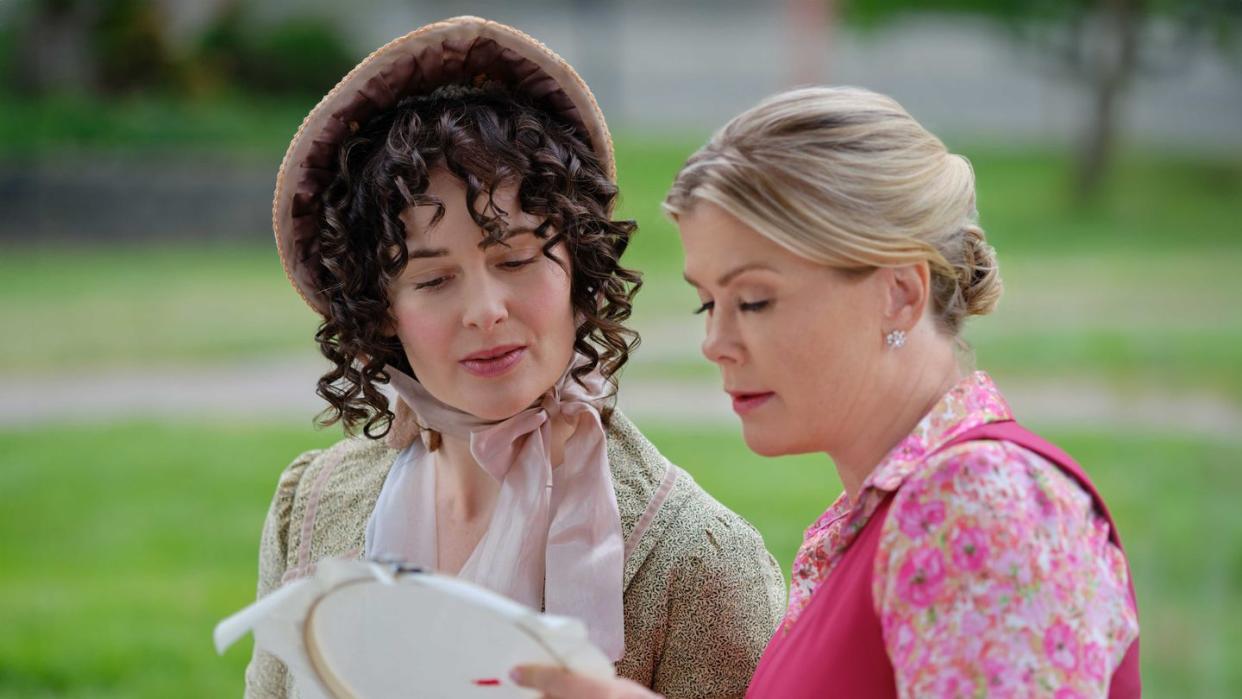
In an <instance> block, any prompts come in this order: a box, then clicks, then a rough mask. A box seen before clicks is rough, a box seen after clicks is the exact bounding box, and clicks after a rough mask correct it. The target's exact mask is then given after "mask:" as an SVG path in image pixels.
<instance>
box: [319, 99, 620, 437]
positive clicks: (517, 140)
mask: <svg viewBox="0 0 1242 699" xmlns="http://www.w3.org/2000/svg"><path fill="white" fill-rule="evenodd" d="M437 167H443V168H445V169H447V170H448V171H449V172H450V173H452V174H453V175H454V176H456V177H457V178H459V179H460V180H461V181H462V182H464V183H465V185H466V201H465V204H466V208H467V211H468V212H469V214H470V216H471V218H472V219H474V221H475V222H476V223H477V224H478V226H479V228H480V230H481V231H482V240H481V241H480V243H479V245H480V246H481V247H487V246H490V245H504V244H505V243H504V240H503V238H504V236H505V234H506V230H505V226H504V219H503V216H504V214H505V213H506V212H504V211H503V210H501V209H499V208H498V207H497V206H496V205H495V203H494V202H493V201H492V197H493V195H494V193H495V191H496V189H497V188H498V187H499V186H501V185H507V184H516V185H517V199H518V202H519V205H520V206H521V208H522V211H524V212H526V213H528V214H532V215H536V216H540V217H543V219H544V220H543V223H542V224H541V225H539V226H538V228H537V229H536V230H535V234H536V235H537V236H539V237H540V238H541V239H543V240H544V241H545V242H544V244H543V254H544V255H545V256H547V257H548V258H550V259H552V260H554V261H556V262H557V263H558V264H561V265H562V266H564V264H565V262H564V261H562V260H560V259H558V258H557V257H556V256H555V255H554V254H553V253H552V252H551V250H552V248H553V247H554V246H555V245H557V244H558V243H561V242H564V243H565V247H566V250H567V251H568V256H569V258H570V259H569V263H570V267H571V273H572V282H571V290H570V297H571V303H572V306H573V310H574V313H575V318H579V319H581V322H580V323H579V325H578V327H577V330H576V333H575V336H574V350H575V351H576V352H577V353H579V354H581V355H583V356H584V357H585V358H586V359H587V362H586V363H585V364H583V365H582V366H579V367H576V368H575V369H574V371H573V373H572V375H573V378H574V379H575V380H578V381H579V382H580V383H581V379H582V377H583V376H585V375H586V374H588V373H590V372H592V371H594V370H596V369H599V371H600V372H601V373H602V374H603V375H604V376H605V378H606V379H607V380H608V382H609V383H610V384H612V387H613V394H614V395H615V392H616V374H617V371H618V370H619V369H620V368H621V367H622V366H623V365H624V364H625V362H626V361H627V360H628V358H629V354H630V352H632V351H633V350H634V349H635V348H636V347H637V346H638V335H637V333H635V332H634V331H632V330H630V329H629V328H627V327H626V326H625V325H624V324H623V323H624V322H625V321H626V320H627V319H628V318H629V316H630V311H631V307H632V302H633V298H634V295H635V294H636V293H637V292H638V289H639V288H640V287H641V286H642V280H641V277H640V275H639V274H638V273H637V272H635V271H633V270H629V269H626V268H624V267H622V266H621V264H620V259H621V255H622V254H623V253H624V252H625V248H626V246H627V245H628V244H629V241H630V236H632V235H633V234H634V232H635V231H636V230H637V224H636V223H635V222H634V221H631V220H612V219H611V218H610V216H609V212H610V211H611V210H612V206H613V204H614V202H615V200H616V198H617V187H616V185H615V184H613V182H611V181H610V180H609V178H608V177H607V175H606V174H605V172H604V169H603V167H602V166H601V164H600V162H599V160H598V158H597V157H596V156H595V154H594V153H593V152H592V150H591V149H590V147H589V146H588V145H587V143H585V142H584V141H583V140H582V139H581V138H580V137H579V136H577V135H576V134H575V132H574V130H573V127H572V126H570V125H569V124H565V123H562V122H560V121H557V120H556V119H554V117H553V116H552V115H551V114H549V113H548V112H547V111H545V110H542V109H539V108H538V107H536V106H535V105H533V104H531V103H530V102H529V101H527V100H526V99H524V98H523V97H521V96H519V95H515V94H512V93H509V92H507V91H504V90H502V89H498V88H487V89H467V90H460V89H459V90H438V91H436V92H434V93H432V95H430V96H419V97H407V98H405V99H403V100H402V101H400V102H399V103H398V104H397V105H396V106H395V107H394V108H392V109H391V110H388V111H387V112H384V113H381V114H379V115H377V116H376V117H374V118H372V119H370V120H369V121H368V122H367V123H365V124H363V125H361V127H360V128H358V129H357V130H356V132H355V133H354V134H353V135H352V136H351V137H350V138H348V139H347V140H346V141H345V142H344V143H343V144H342V145H341V148H340V151H339V160H338V172H337V174H336V176H335V178H334V179H333V181H332V183H331V184H330V185H329V186H328V187H327V189H326V190H325V191H324V193H323V195H322V197H321V200H320V205H321V206H320V213H319V218H320V226H319V227H320V236H319V240H318V253H319V261H320V264H319V265H318V266H317V267H316V274H317V275H318V278H317V282H318V286H319V288H320V289H321V290H322V292H323V295H324V298H325V299H326V301H327V303H326V307H327V309H328V310H327V312H326V313H325V314H324V320H323V322H322V323H321V324H320V326H319V329H318V331H317V332H316V333H315V340H316V341H317V342H318V343H319V349H320V351H321V352H322V353H323V355H324V356H325V357H327V358H328V359H329V360H330V361H331V362H332V363H333V365H334V366H333V368H332V369H331V370H330V371H328V372H327V373H326V374H324V375H323V376H322V377H320V379H319V382H318V387H317V390H316V392H317V393H318V394H319V395H320V396H321V397H323V399H324V400H326V401H327V402H328V404H329V407H328V408H326V409H325V410H324V411H323V412H322V413H321V414H320V415H319V424H320V425H322V426H327V425H332V424H334V423H336V422H341V423H343V425H344V426H345V429H346V431H347V432H350V433H356V432H357V427H358V425H359V424H362V425H363V428H362V432H363V434H365V435H366V436H367V437H370V438H372V439H379V438H381V437H383V436H384V435H385V434H387V433H388V430H389V429H390V427H391V426H392V421H393V418H394V414H393V412H392V411H391V410H389V406H388V399H387V397H386V396H385V395H384V394H383V393H382V392H380V390H379V388H378V387H377V386H378V385H379V384H384V383H387V382H388V380H389V376H388V374H387V372H386V371H385V367H388V366H392V367H394V368H397V369H400V370H401V371H404V372H406V373H408V374H410V375H413V370H412V369H411V367H410V365H409V362H408V360H407V359H406V355H405V352H404V350H403V349H402V346H401V342H400V340H398V339H397V338H396V337H395V336H393V335H390V334H388V333H389V332H391V330H390V328H391V316H390V313H389V302H388V294H387V289H388V286H389V284H390V282H391V281H392V280H393V279H395V278H396V277H397V276H399V275H400V273H401V271H402V270H403V269H404V268H405V265H406V262H407V260H408V257H407V250H406V244H405V240H406V230H405V227H404V225H403V224H402V222H401V220H400V215H401V213H402V212H403V211H405V210H406V209H408V208H409V207H411V206H434V207H436V209H437V211H436V214H435V216H434V218H433V222H434V221H438V220H439V219H440V218H441V217H442V216H443V215H444V203H443V202H442V201H439V200H438V199H437V198H435V197H432V196H429V195H427V194H426V193H425V192H426V190H427V186H428V177H429V174H430V171H432V170H434V169H435V168H437ZM480 194H486V195H487V197H486V203H485V205H484V206H483V207H482V210H480V209H479V208H478V207H476V200H477V199H478V197H479V195H480ZM610 413H611V410H610V409H608V410H605V411H604V412H603V415H602V417H603V418H604V419H605V420H607V419H608V417H609V416H610Z"/></svg>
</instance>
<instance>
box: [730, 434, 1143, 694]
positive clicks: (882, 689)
mask: <svg viewBox="0 0 1242 699" xmlns="http://www.w3.org/2000/svg"><path fill="white" fill-rule="evenodd" d="M976 440H996V441H1004V442H1012V443H1014V444H1017V445H1018V446H1021V447H1023V448H1025V449H1028V450H1030V451H1032V452H1034V453H1036V454H1039V455H1040V456H1042V457H1044V458H1045V459H1047V460H1048V461H1050V462H1051V463H1053V464H1055V465H1056V466H1057V467H1058V468H1060V469H1061V470H1062V471H1063V472H1065V473H1066V474H1067V475H1069V476H1071V477H1073V478H1074V479H1075V480H1076V481H1077V482H1078V484H1079V485H1080V486H1082V488H1083V490H1085V491H1086V492H1087V493H1089V494H1090V495H1091V497H1092V498H1093V499H1094V500H1095V507H1096V509H1097V510H1098V512H1099V513H1100V515H1101V516H1103V517H1104V518H1105V519H1106V520H1108V526H1109V531H1110V538H1111V539H1112V542H1113V544H1115V545H1116V546H1117V547H1118V548H1120V547H1121V541H1120V540H1119V539H1118V538H1117V527H1116V526H1115V525H1114V524H1113V518H1112V516H1111V515H1109V514H1108V509H1107V508H1106V507H1105V506H1104V501H1103V499H1101V498H1100V494H1099V493H1098V492H1097V491H1096V489H1095V486H1093V485H1092V484H1091V481H1090V480H1088V479H1087V476H1086V474H1085V473H1083V471H1082V469H1081V468H1080V467H1079V466H1078V464H1077V463H1075V462H1074V460H1073V459H1072V458H1070V457H1069V455H1068V454H1066V453H1065V452H1063V451H1061V450H1060V449H1058V448H1057V447H1056V446H1054V445H1052V444H1049V443H1048V442H1046V441H1044V440H1043V439H1041V438H1040V437H1038V436H1036V435H1035V434H1033V433H1031V432H1029V431H1027V430H1026V429H1024V428H1023V427H1021V426H1020V425H1018V423H1016V422H1013V421H1012V420H1005V421H1000V422H993V423H989V424H986V425H980V426H979V427H976V428H974V429H970V430H967V431H966V432H964V433H963V434H961V435H960V436H958V437H957V438H956V439H953V440H952V441H950V442H949V443H948V444H945V445H944V446H942V447H940V449H941V450H943V449H947V448H949V447H951V446H955V445H957V444H961V443H963V442H970V441H976ZM891 503H892V496H891V495H890V496H889V497H888V498H886V499H885V500H884V502H883V503H881V505H880V506H879V508H877V509H876V511H875V513H874V514H872V516H871V519H870V520H869V521H868V522H867V524H866V525H865V526H864V527H863V530H862V532H860V533H859V535H858V538H857V539H855V540H854V542H853V543H852V544H851V545H850V548H849V550H848V551H847V552H846V553H845V556H844V557H843V558H842V559H841V561H840V562H839V563H838V564H837V567H836V568H835V569H833V571H832V574H831V575H829V576H828V579H827V580H825V581H824V582H822V583H821V584H820V586H819V588H818V589H816V590H815V592H814V593H813V594H812V595H811V601H810V603H809V604H808V605H807V608H806V609H805V610H803V612H802V614H801V615H800V616H799V618H798V623H796V624H794V625H793V626H792V627H791V628H790V629H789V631H788V633H786V632H785V629H784V627H783V625H782V628H781V629H780V630H778V631H777V632H776V636H774V637H773V638H772V641H771V642H770V643H769V644H768V647H767V650H765V651H764V653H763V658H762V659H761V660H760V661H759V667H758V668H757V669H756V670H755V675H754V677H753V678H752V679H751V682H750V689H749V690H748V691H747V693H746V696H747V697H748V699H768V698H769V697H779V699H803V698H805V699H812V698H814V699H821V698H822V697H826V696H839V697H868V698H870V697H875V698H877V699H880V698H882V697H896V696H897V686H896V683H895V680H894V676H893V666H892V664H891V663H890V662H889V659H888V651H887V649H886V648H885V646H884V637H883V635H882V632H881V629H880V619H879V616H878V615H877V614H876V612H875V604H874V601H873V600H872V597H871V576H872V571H873V570H874V569H875V553H876V548H877V546H878V545H879V542H880V533H881V530H882V529H883V527H884V518H885V516H886V515H887V514H888V508H889V505H890V504H891ZM1130 599H1131V601H1134V583H1133V580H1131V583H1130ZM1138 649H1139V643H1138V639H1137V638H1136V639H1135V640H1134V643H1133V644H1131V646H1130V648H1129V649H1128V650H1127V651H1126V655H1125V658H1124V659H1123V660H1122V662H1121V665H1119V666H1118V667H1117V670H1116V671H1115V672H1114V673H1113V677H1112V681H1111V683H1110V685H1109V694H1108V695H1109V697H1110V699H1120V698H1123V697H1124V698H1127V699H1128V698H1129V697H1138V696H1140V694H1141V686H1140V680H1139V663H1138Z"/></svg>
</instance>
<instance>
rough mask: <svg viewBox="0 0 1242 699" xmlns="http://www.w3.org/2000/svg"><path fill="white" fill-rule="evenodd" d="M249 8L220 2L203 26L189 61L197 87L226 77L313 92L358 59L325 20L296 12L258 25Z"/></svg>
mask: <svg viewBox="0 0 1242 699" xmlns="http://www.w3.org/2000/svg"><path fill="white" fill-rule="evenodd" d="M249 8H250V5H249V3H246V2H244V1H243V0H233V1H232V2H228V3H225V4H224V5H222V6H221V8H220V10H219V11H218V13H217V14H216V16H215V18H214V19H213V20H212V21H211V23H210V24H209V25H208V26H207V28H206V29H205V30H204V32H203V34H202V36H201V37H200V39H199V42H198V47H197V49H196V51H195V56H194V61H193V63H194V64H195V65H197V66H199V70H198V71H196V72H197V79H198V80H199V81H200V83H201V84H200V87H202V86H204V85H205V86H206V87H207V88H208V89H215V88H218V87H220V85H219V83H221V82H227V83H229V84H231V85H234V86H236V87H240V88H242V89H244V90H250V91H255V92H262V93H265V94H275V95H303V96H318V95H322V94H323V93H325V92H327V91H328V90H329V89H331V87H332V86H333V85H335V84H336V82H337V81H338V80H340V79H341V76H343V75H345V73H347V72H349V70H350V68H353V66H354V64H355V63H356V62H357V58H358V57H356V56H354V54H353V52H351V51H350V50H349V48H348V47H347V46H346V44H345V41H344V39H343V38H342V37H341V35H340V33H339V32H338V31H337V28H336V26H335V25H334V24H333V23H332V22H331V21H330V20H328V19H326V18H317V17H307V16H298V17H296V18H292V19H285V20H283V21H281V22H279V23H277V24H274V25H270V26H262V25H261V24H260V23H259V22H257V21H256V20H255V19H254V18H253V17H252V15H251V12H250V9H249ZM204 71H206V72H204Z"/></svg>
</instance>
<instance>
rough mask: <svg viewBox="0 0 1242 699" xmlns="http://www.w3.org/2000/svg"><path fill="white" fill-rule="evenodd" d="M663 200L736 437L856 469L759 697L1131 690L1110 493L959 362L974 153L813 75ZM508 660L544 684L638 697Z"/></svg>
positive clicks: (797, 571)
mask: <svg viewBox="0 0 1242 699" xmlns="http://www.w3.org/2000/svg"><path fill="white" fill-rule="evenodd" d="M665 209H666V211H668V213H669V214H670V215H671V216H672V217H673V219H674V220H675V221H676V222H677V224H678V227H679V228H680V233H681V242H682V246H683V248H684V250H685V272H686V279H687V280H688V281H689V282H690V284H691V285H693V286H694V287H695V289H696V290H697V291H698V294H699V298H700V299H701V300H702V304H703V305H702V307H701V308H700V309H699V311H700V312H702V313H703V314H704V315H705V316H706V325H707V332H706V338H705V339H704V341H703V346H702V349H703V354H704V355H705V356H706V357H707V358H708V359H709V360H711V361H712V362H714V363H715V364H716V365H717V366H718V367H719V368H720V372H721V377H722V380H723V383H724V388H725V390H726V391H727V392H729V393H730V394H731V395H732V397H733V405H734V409H735V410H736V412H737V413H738V414H739V416H740V417H741V421H742V432H743V434H744V436H745V439H746V443H747V444H748V445H749V446H750V448H751V449H753V450H754V451H755V452H757V453H759V454H763V455H765V456H775V455H778V454H792V453H805V452H823V453H827V454H828V455H829V456H830V457H831V458H832V462H833V465H834V466H835V467H836V471H837V474H838V475H839V476H840V479H841V482H842V483H843V484H844V486H845V492H844V493H842V494H841V496H840V497H839V498H837V500H836V501H835V502H833V503H831V505H830V506H829V507H828V509H827V511H826V512H824V514H823V515H822V516H821V517H820V518H819V519H818V520H816V521H815V522H814V523H812V524H811V526H810V527H809V528H808V529H807V531H806V536H805V539H804V541H803V544H802V547H801V549H800V550H799V552H798V554H797V556H796V557H795V559H794V564H793V575H792V587H791V590H790V595H789V607H788V609H787V611H786V613H785V618H784V621H783V622H782V623H781V627H780V629H779V630H778V631H777V633H776V634H775V636H774V637H773V639H772V641H771V643H770V644H769V645H768V647H767V649H766V650H765V651H764V655H763V659H762V661H761V662H760V664H759V667H758V669H757V670H756V672H755V677H754V679H753V680H752V682H751V685H750V688H749V690H748V693H747V696H750V697H763V698H765V699H766V698H768V697H776V698H779V699H801V698H805V699H812V698H818V697H826V696H841V697H868V698H872V697H875V698H882V697H898V696H900V697H985V696H986V697H1011V696H1021V697H1056V699H1072V698H1075V697H1104V696H1109V697H1136V696H1138V695H1139V692H1140V681H1139V671H1138V611H1137V607H1136V604H1135V598H1134V592H1133V588H1132V587H1131V583H1130V571H1129V568H1128V565H1127V562H1126V558H1125V554H1124V553H1123V552H1122V549H1121V544H1120V541H1119V539H1118V537H1117V531H1116V528H1115V527H1114V526H1113V522H1112V519H1111V518H1110V516H1109V514H1108V510H1107V508H1106V507H1105V506H1104V502H1103V500H1101V498H1100V496H1099V494H1098V493H1097V492H1096V490H1095V488H1094V487H1093V486H1092V485H1091V482H1090V480H1089V479H1088V478H1087V476H1086V475H1085V474H1084V473H1083V471H1082V469H1081V468H1079V467H1078V465H1077V464H1075V463H1074V461H1073V459H1071V458H1070V457H1069V456H1068V455H1067V454H1065V453H1064V452H1063V451H1061V450H1060V449H1058V448H1056V447H1055V446H1053V445H1052V444H1049V443H1048V442H1046V441H1044V440H1043V439H1041V438H1039V437H1038V436H1037V435H1035V434H1033V433H1031V432H1029V431H1027V430H1026V429H1024V428H1022V427H1021V426H1020V425H1019V424H1018V423H1017V422H1015V421H1014V416H1013V413H1012V412H1011V410H1010V408H1009V406H1008V404H1007V403H1006V402H1005V398H1004V397H1003V396H1002V394H1001V392H1000V390H999V389H998V388H997V387H996V385H995V384H994V383H993V381H992V379H991V378H990V377H989V376H988V375H987V374H986V373H984V372H981V371H971V370H970V369H969V365H970V364H971V363H972V362H971V358H970V353H969V350H968V349H967V348H966V346H965V344H964V343H963V342H962V340H961V339H960V338H961V335H960V333H961V329H962V324H963V322H964V321H965V320H966V318H967V317H968V316H972V315H981V314H984V313H988V312H990V311H991V310H992V309H993V308H994V307H995V305H996V302H997V300H998V298H999V297H1000V293H1001V282H1000V276H999V272H998V268H997V262H996V255H995V251H994V250H993V249H992V247H991V246H990V245H989V244H988V243H987V242H986V241H985V239H984V233H983V230H982V229H981V228H980V227H979V225H978V222H977V221H978V219H977V213H976V211H975V181H974V173H973V172H972V170H971V167H970V164H969V163H968V162H967V161H966V160H965V159H964V158H962V157H961V156H958V155H954V154H952V153H950V152H949V151H948V150H947V149H946V148H945V146H944V144H943V143H941V142H940V140H939V139H937V138H936V137H935V136H933V135H932V134H930V133H928V132H927V131H926V130H925V129H924V128H923V127H922V126H921V125H920V124H919V123H918V122H916V121H915V120H914V119H913V118H911V116H910V115H909V114H907V113H906V111H905V110H904V109H902V108H901V106H900V105H899V104H897V103H896V102H895V101H893V100H892V99H890V98H888V97H885V96H883V95H878V94H875V93H873V92H869V91H866V90H861V89H856V88H835V89H834V88H805V89H800V90H795V91H791V92H786V93H783V94H779V95H776V96H774V97H772V98H770V99H768V100H766V101H764V102H762V103H760V104H759V105H757V106H756V107H753V108H752V109H750V110H748V111H746V112H744V113H742V114H741V115H739V116H737V117H736V118H734V119H733V120H732V121H730V122H729V123H728V124H727V125H726V126H725V127H724V128H723V129H722V130H721V131H719V132H718V133H717V134H716V135H715V136H714V137H713V138H712V139H711V141H710V142H708V144H707V145H706V146H704V147H703V148H702V149H700V150H699V151H698V152H697V153H695V154H694V155H693V156H691V157H690V159H689V160H688V161H687V162H686V164H685V166H684V167H683V168H682V170H681V172H680V174H679V175H678V177H677V179H676V181H675V182H674V184H673V187H672V190H671V191H670V193H669V195H668V198H667V199H666V201H665ZM515 675H516V679H518V681H519V682H520V683H523V684H525V685H527V686H532V687H536V688H539V689H541V690H542V691H543V692H544V693H545V695H546V696H549V697H554V698H556V699H564V698H567V697H582V698H583V699H585V698H587V697H591V698H598V697H610V698H612V699H621V698H622V697H626V698H634V699H640V698H643V697H650V696H651V691H650V690H649V689H648V688H645V687H640V686H637V685H635V684H633V683H629V682H625V681H623V680H614V681H611V682H597V681H593V680H590V679H587V678H583V677H580V676H577V675H574V674H571V673H567V672H564V671H560V670H557V669H555V668H547V667H530V668H521V669H518V670H517V671H516V672H515Z"/></svg>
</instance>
